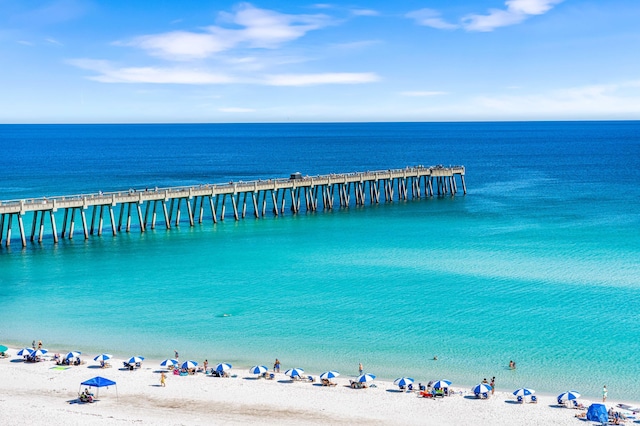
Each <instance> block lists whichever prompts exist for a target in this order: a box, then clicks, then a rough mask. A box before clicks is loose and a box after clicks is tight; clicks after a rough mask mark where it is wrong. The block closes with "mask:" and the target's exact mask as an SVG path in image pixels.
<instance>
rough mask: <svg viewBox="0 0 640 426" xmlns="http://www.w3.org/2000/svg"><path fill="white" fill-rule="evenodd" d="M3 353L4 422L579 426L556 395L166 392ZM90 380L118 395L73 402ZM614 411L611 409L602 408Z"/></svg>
mask: <svg viewBox="0 0 640 426" xmlns="http://www.w3.org/2000/svg"><path fill="white" fill-rule="evenodd" d="M9 353H10V354H12V357H11V358H9V359H0V420H1V421H2V423H4V424H36V425H44V424H46V425H61V424H66V425H75V424H89V425H93V424H95V425H103V424H104V425H107V424H108V425H111V424H158V425H199V424H241V423H263V424H339V423H340V424H368V425H371V424H385V425H386V424H398V425H399V424H403V425H406V424H428V425H431V424H434V425H435V424H448V425H472V424H473V425H492V426H495V425H514V424H518V425H581V424H585V423H584V422H583V421H581V420H578V419H576V418H575V417H574V416H575V414H576V413H578V412H579V411H578V410H573V409H567V408H557V407H556V406H555V404H556V401H555V398H554V397H553V396H544V395H542V396H539V402H538V404H528V403H527V404H516V403H515V398H514V397H513V395H511V394H510V393H509V392H498V391H496V393H495V395H494V396H492V397H491V398H489V399H488V400H477V399H475V398H473V395H472V394H471V392H470V390H469V389H460V388H455V387H454V388H453V389H454V390H456V391H458V392H460V391H461V392H462V394H457V395H454V396H450V397H445V398H440V399H437V400H433V399H427V398H420V397H418V394H417V393H406V392H405V393H400V392H398V391H397V390H398V388H397V386H394V385H393V384H392V383H389V382H382V381H376V382H375V383H376V385H377V387H376V388H368V389H351V388H349V387H347V385H348V383H349V377H343V376H341V377H338V378H337V379H333V380H334V381H335V382H336V383H338V386H336V387H323V386H320V385H319V384H318V383H317V382H316V383H309V382H295V383H292V382H290V381H289V380H288V378H287V377H286V376H285V375H284V374H283V373H279V374H276V379H275V380H264V379H256V378H255V376H254V375H251V374H249V372H248V370H247V369H245V370H242V369H235V368H234V369H232V370H231V374H232V375H237V377H235V378H233V377H232V378H214V377H210V376H205V375H204V374H202V373H199V374H197V375H195V376H187V377H181V376H174V375H173V374H167V381H166V387H164V388H163V387H160V374H159V372H160V371H161V370H162V368H160V367H159V362H158V361H149V360H147V361H145V362H144V363H143V364H142V368H141V369H138V370H135V371H126V370H120V369H119V368H120V367H122V360H121V359H112V360H111V364H112V365H113V367H112V368H107V369H100V368H99V365H98V363H97V362H94V361H92V360H91V358H90V357H88V356H87V357H84V358H85V359H86V360H87V364H85V365H81V366H72V367H70V368H68V369H66V370H56V369H52V367H54V366H55V363H53V362H51V361H43V362H39V363H35V364H32V363H23V362H17V360H19V359H20V357H17V356H16V355H15V353H16V350H14V349H10V350H9ZM210 365H215V364H210ZM307 373H308V372H307ZM318 373H320V372H313V373H310V374H313V375H314V376H316V377H317V374H318ZM95 376H102V377H106V378H108V379H111V380H114V381H116V382H117V394H116V388H115V387H110V388H108V389H106V388H101V389H100V390H99V401H97V402H95V403H92V404H79V403H77V402H76V399H77V396H78V391H79V389H80V382H82V381H85V380H87V379H90V378H92V377H95ZM434 379H435V378H434ZM83 388H84V387H83ZM93 391H94V393H95V392H96V390H95V388H94V389H93ZM615 403H617V401H615V402H614V401H611V402H609V401H608V402H607V406H610V405H615ZM632 405H633V404H632ZM633 406H638V404H636V405H633ZM627 413H628V412H627ZM589 424H591V422H589ZM627 424H631V422H630V421H627Z"/></svg>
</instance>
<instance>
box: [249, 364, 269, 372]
mask: <svg viewBox="0 0 640 426" xmlns="http://www.w3.org/2000/svg"><path fill="white" fill-rule="evenodd" d="M267 371H269V369H268V368H267V367H266V366H264V365H254V366H253V367H251V369H249V373H251V374H264V373H266V372H267Z"/></svg>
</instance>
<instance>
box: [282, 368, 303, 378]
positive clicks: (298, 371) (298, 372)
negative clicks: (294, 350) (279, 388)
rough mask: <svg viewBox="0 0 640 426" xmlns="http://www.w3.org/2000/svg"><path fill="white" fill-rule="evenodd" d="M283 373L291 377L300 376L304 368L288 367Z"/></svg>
mask: <svg viewBox="0 0 640 426" xmlns="http://www.w3.org/2000/svg"><path fill="white" fill-rule="evenodd" d="M284 374H286V375H287V376H289V377H291V378H293V377H296V376H297V377H302V375H303V374H304V370H303V369H302V368H290V369H288V370H287V371H285V372H284Z"/></svg>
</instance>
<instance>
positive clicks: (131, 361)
mask: <svg viewBox="0 0 640 426" xmlns="http://www.w3.org/2000/svg"><path fill="white" fill-rule="evenodd" d="M142 361H144V357H143V356H132V357H131V358H129V359H128V360H127V363H128V364H137V363H139V362H142Z"/></svg>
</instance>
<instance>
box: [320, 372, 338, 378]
mask: <svg viewBox="0 0 640 426" xmlns="http://www.w3.org/2000/svg"><path fill="white" fill-rule="evenodd" d="M339 375H340V373H338V372H337V371H333V370H330V371H325V372H324V373H322V374H321V375H320V378H321V379H322V380H329V379H333V378H335V377H338V376H339Z"/></svg>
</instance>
